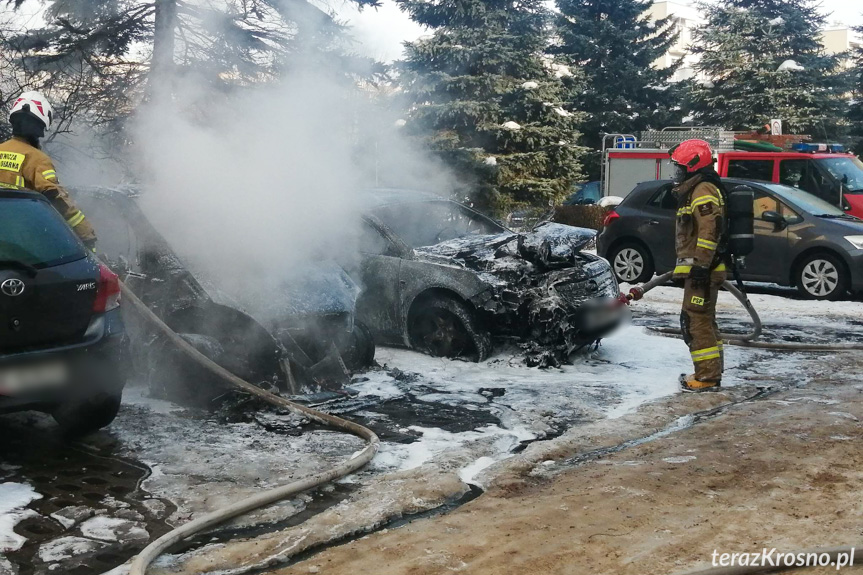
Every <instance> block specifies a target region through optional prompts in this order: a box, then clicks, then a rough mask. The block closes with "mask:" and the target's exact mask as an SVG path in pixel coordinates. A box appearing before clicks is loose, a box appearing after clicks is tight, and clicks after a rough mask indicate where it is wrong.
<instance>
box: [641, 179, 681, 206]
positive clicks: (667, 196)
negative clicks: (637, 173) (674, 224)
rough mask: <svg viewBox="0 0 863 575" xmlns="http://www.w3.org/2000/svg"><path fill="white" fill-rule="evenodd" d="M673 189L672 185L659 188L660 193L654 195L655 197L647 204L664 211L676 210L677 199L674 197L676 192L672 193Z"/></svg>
mask: <svg viewBox="0 0 863 575" xmlns="http://www.w3.org/2000/svg"><path fill="white" fill-rule="evenodd" d="M671 188H672V186H671V184H666V185H664V186H662V187H661V188H659V191H657V192H656V193H655V194H653V197H652V198H650V201H649V202H647V203H648V205H651V206H653V207H655V208H660V209H662V210H676V209H677V197H676V196H675V195H674V192H673V191H671Z"/></svg>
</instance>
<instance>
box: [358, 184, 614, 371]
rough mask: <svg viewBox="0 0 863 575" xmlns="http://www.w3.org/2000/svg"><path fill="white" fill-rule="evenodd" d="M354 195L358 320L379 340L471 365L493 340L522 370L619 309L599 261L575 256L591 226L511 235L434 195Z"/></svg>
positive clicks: (554, 357)
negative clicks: (359, 215)
mask: <svg viewBox="0 0 863 575" xmlns="http://www.w3.org/2000/svg"><path fill="white" fill-rule="evenodd" d="M362 194H363V198H364V201H365V202H366V203H365V205H366V209H365V212H364V215H363V229H362V232H361V238H360V251H361V252H362V258H361V264H360V265H359V267H358V269H356V270H355V273H358V274H359V276H360V277H359V278H358V279H359V281H360V283H361V284H362V285H363V288H364V290H363V292H362V294H361V295H360V298H359V301H358V303H357V313H358V315H359V318H360V320H361V321H362V322H363V323H365V324H366V325H367V326H369V328H370V329H371V331H372V333H373V335H374V336H375V340H376V342H377V343H379V344H390V345H401V346H407V347H411V348H414V349H418V350H421V351H425V352H427V353H430V354H432V355H437V356H449V357H454V356H464V357H468V358H471V359H473V360H475V361H480V360H483V359H485V358H486V357H488V355H489V354H490V353H491V351H492V345H493V342H492V334H493V336H494V337H495V339H499V340H501V339H502V340H510V341H512V342H514V343H516V344H518V345H519V346H520V347H521V348H522V349H523V350H524V352H525V356H526V360H527V363H528V365H539V366H553V365H559V364H560V363H561V362H562V361H564V360H565V359H566V358H567V357H568V356H569V355H570V354H571V353H572V352H573V351H575V350H577V349H578V348H580V347H584V346H586V345H590V344H592V343H594V342H596V341H598V340H599V339H600V338H601V337H603V336H604V335H605V334H607V333H608V332H609V331H611V330H612V329H614V328H615V327H616V326H617V325H618V323H619V322H620V320H621V318H622V315H623V313H625V312H624V310H622V309H620V307H619V306H617V305H615V303H614V302H615V301H616V298H617V296H618V295H619V290H618V285H617V281H616V280H615V278H614V275H613V274H612V271H611V268H610V266H609V264H608V262H606V261H605V260H604V259H602V258H599V257H597V256H595V255H592V254H589V253H584V252H582V251H581V250H582V248H584V247H585V246H587V245H588V244H589V243H590V242H591V241H592V240H593V238H594V236H595V233H596V232H594V231H593V230H585V229H581V228H574V227H571V226H565V225H562V224H555V223H551V222H546V223H542V224H540V225H538V226H537V227H535V228H534V229H533V230H532V231H531V232H530V233H524V234H519V233H515V232H513V231H510V230H508V229H507V228H505V227H503V226H502V225H501V224H499V223H497V222H495V221H493V220H491V219H489V218H488V217H486V216H483V215H482V214H480V213H478V212H476V211H474V210H472V209H470V208H468V207H466V206H463V205H461V204H458V203H456V202H453V201H450V200H447V199H444V198H441V197H439V196H436V195H433V194H429V193H423V192H415V191H406V190H368V191H364V192H362Z"/></svg>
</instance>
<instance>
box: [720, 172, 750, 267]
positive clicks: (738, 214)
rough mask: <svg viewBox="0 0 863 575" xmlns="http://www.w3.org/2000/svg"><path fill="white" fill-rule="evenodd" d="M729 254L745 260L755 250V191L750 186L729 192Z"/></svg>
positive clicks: (739, 187)
mask: <svg viewBox="0 0 863 575" xmlns="http://www.w3.org/2000/svg"><path fill="white" fill-rule="evenodd" d="M727 202H728V204H727V205H728V210H727V211H728V227H727V230H728V231H727V233H728V244H727V246H728V247H727V252H728V254H729V255H731V256H732V257H734V258H738V259H739V258H743V257H745V256H748V255H749V254H751V253H752V250H753V249H754V248H755V210H754V204H755V191H754V190H753V189H752V188H750V187H749V186H736V187H734V188H732V189H731V190H729V192H728V199H727Z"/></svg>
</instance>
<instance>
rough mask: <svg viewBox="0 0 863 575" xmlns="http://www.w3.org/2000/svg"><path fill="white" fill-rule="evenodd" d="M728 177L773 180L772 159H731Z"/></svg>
mask: <svg viewBox="0 0 863 575" xmlns="http://www.w3.org/2000/svg"><path fill="white" fill-rule="evenodd" d="M728 177H729V178H740V179H742V180H763V181H765V182H771V181H773V160H731V161H729V162H728Z"/></svg>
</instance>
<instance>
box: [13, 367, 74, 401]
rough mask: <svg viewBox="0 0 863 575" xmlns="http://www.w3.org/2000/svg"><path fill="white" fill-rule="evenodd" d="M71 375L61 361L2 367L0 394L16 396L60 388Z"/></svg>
mask: <svg viewBox="0 0 863 575" xmlns="http://www.w3.org/2000/svg"><path fill="white" fill-rule="evenodd" d="M68 376H69V373H68V369H67V367H66V364H65V363H63V362H61V361H48V362H44V363H34V364H28V365H17V366H14V367H0V393H5V394H15V393H23V392H28V391H41V390H45V389H50V388H55V387H60V386H62V385H63V384H65V383H66V379H67V378H68Z"/></svg>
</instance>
